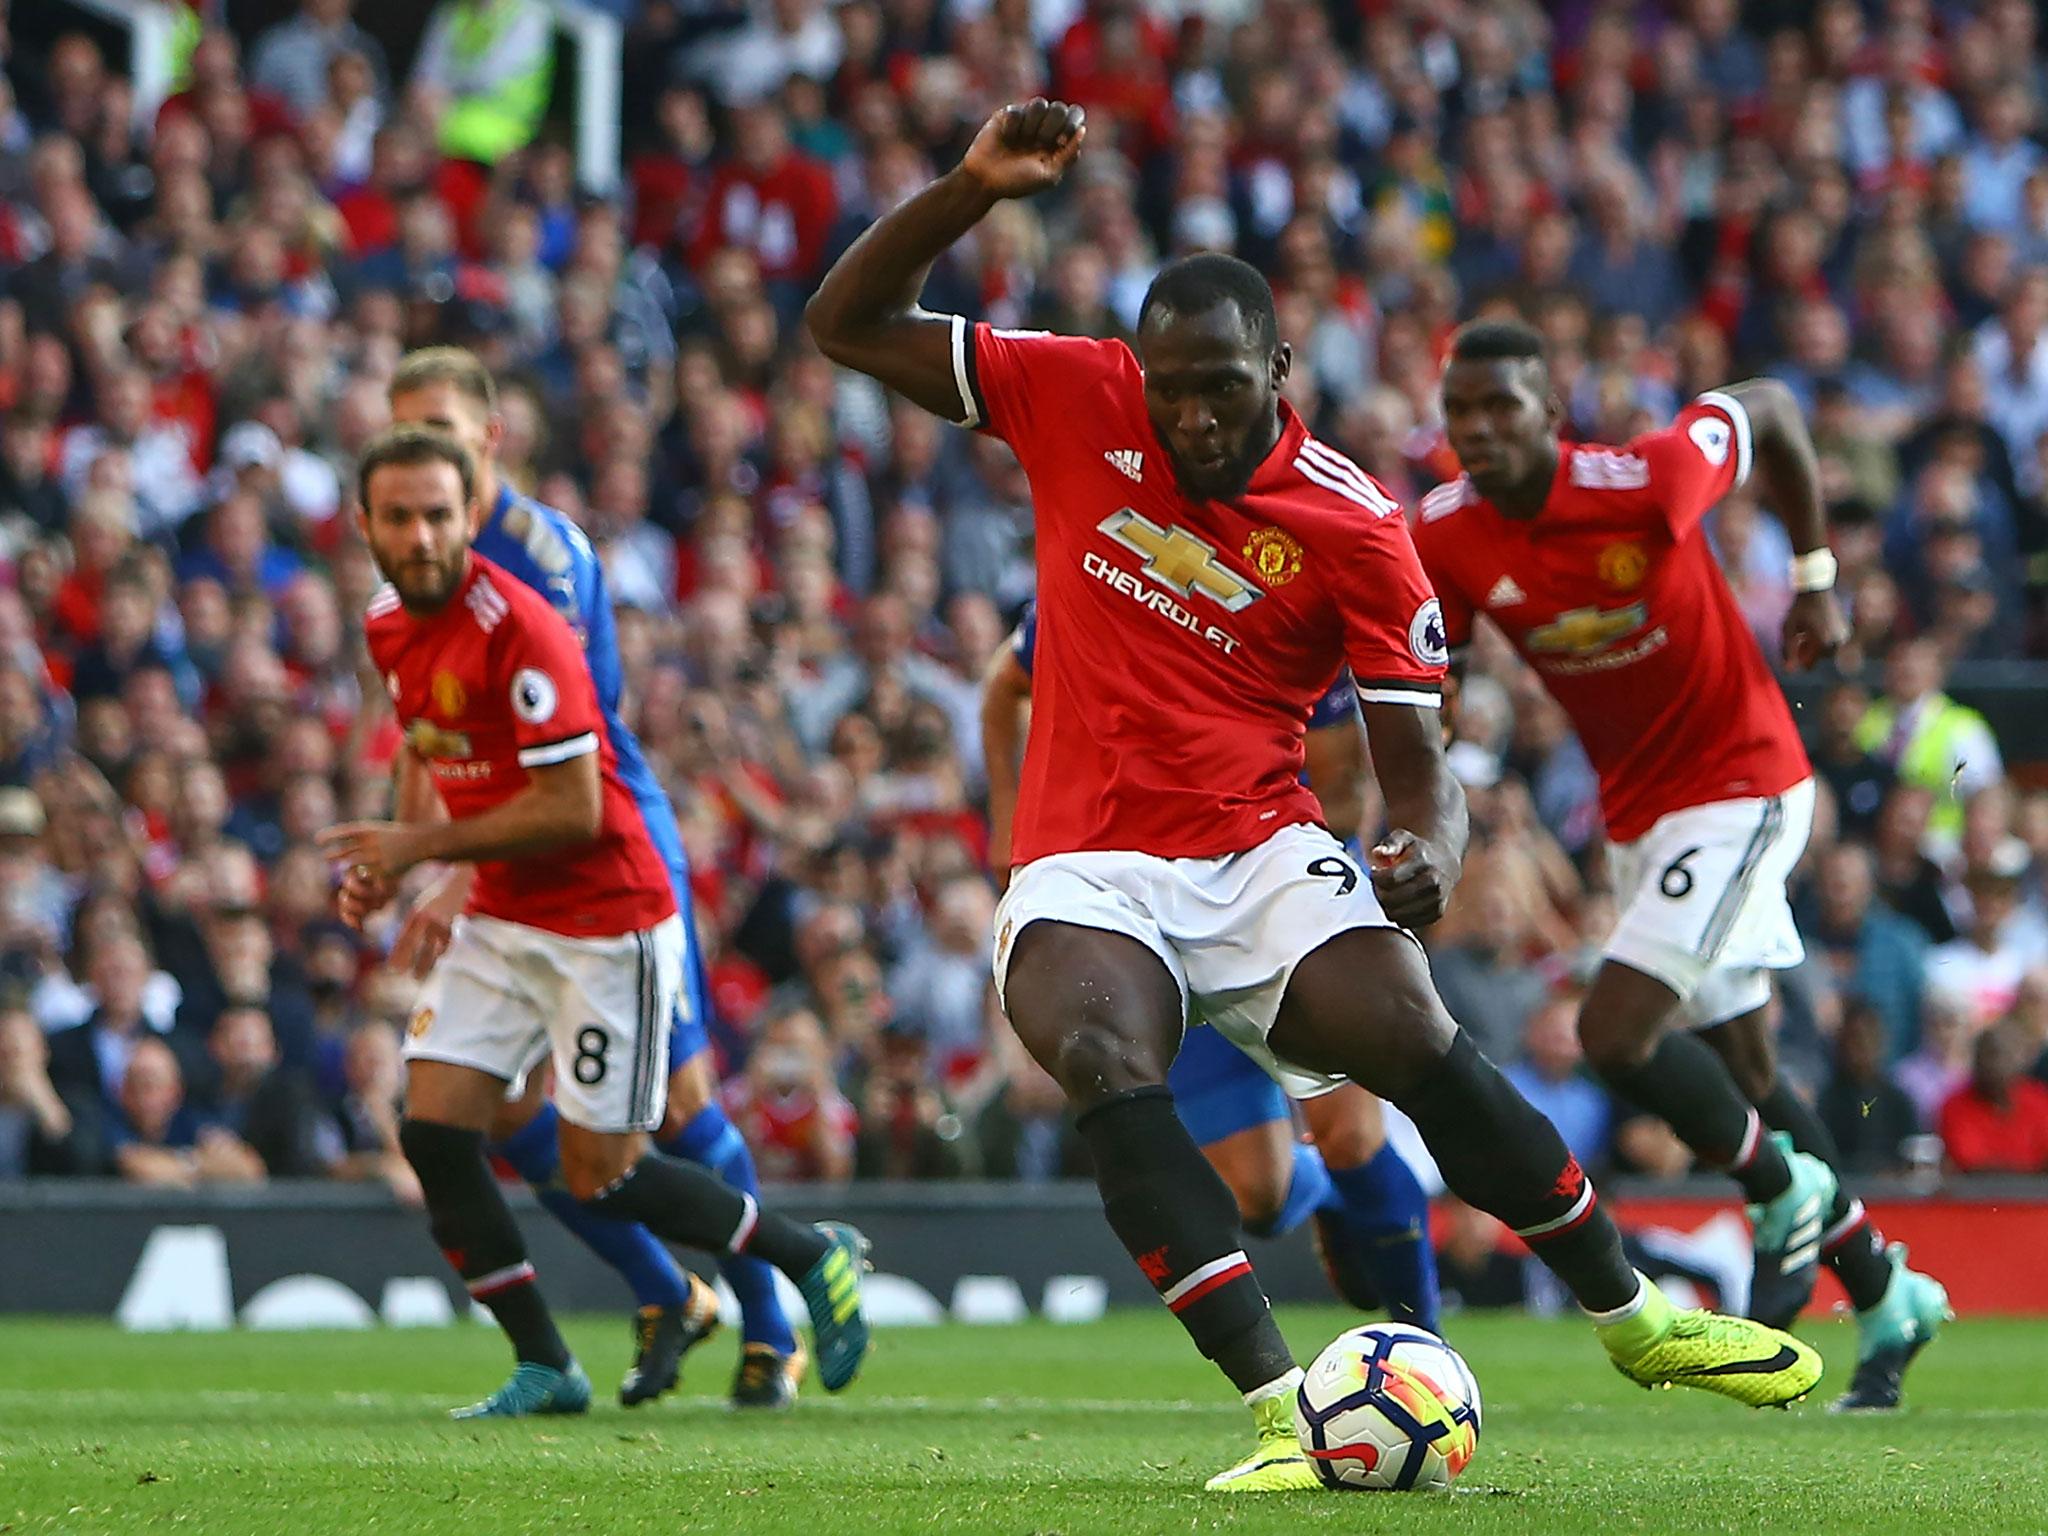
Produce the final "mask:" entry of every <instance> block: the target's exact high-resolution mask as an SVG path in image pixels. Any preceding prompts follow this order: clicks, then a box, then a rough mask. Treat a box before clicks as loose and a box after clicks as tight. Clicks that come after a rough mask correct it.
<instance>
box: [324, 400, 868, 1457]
mask: <svg viewBox="0 0 2048 1536" xmlns="http://www.w3.org/2000/svg"><path fill="white" fill-rule="evenodd" d="M359 482H360V496H361V500H362V506H363V513H362V527H363V534H364V537H365V538H366V539H367V541H368V543H369V546H370V552H371V554H372V555H373V556H374V557H375V559H376V562H377V568H378V569H379V571H381V572H382V573H383V575H384V578H385V581H386V585H385V586H383V587H381V588H380V589H379V590H378V591H377V593H376V595H375V596H373V597H372V598H371V600H370V606H369V611H368V614H367V617H366V619H365V621H364V630H365V635H366V638H367V640H368V642H369V651H370V659H371V661H372V663H373V664H374V665H375V667H376V669H377V673H378V675H379V676H381V677H382V678H383V679H384V683H385V686H386V688H387V689H388V690H389V692H390V695H391V700H392V704H393V706H394V707H395V708H396V710H397V712H398V718H399V721H400V723H401V725H402V726H403V727H404V730H405V746H404V748H403V749H402V750H403V751H404V752H405V753H406V754H407V755H408V757H409V758H410V760H411V761H410V763H409V764H405V765H401V771H418V770H419V769H424V770H425V771H426V772H427V773H428V774H430V775H431V776H432V782H433V784H434V786H435V788H436V789H437V790H438V792H439V799H440V801H441V802H442V804H443V805H444V806H445V807H446V810H447V813H448V817H447V819H446V820H445V821H443V820H428V821H415V822H349V823H346V824H344V825H341V826H338V827H333V828H330V829H329V830H328V831H327V832H325V833H323V834H322V836H321V845H322V846H323V847H324V848H325V849H326V850H327V851H328V853H329V854H331V855H332V856H333V857H334V858H336V859H337V860H339V861H341V862H342V863H344V864H345V865H346V866H347V867H348V874H347V876H346V879H345V881H344V884H343V887H342V894H341V909H342V915H343V917H344V918H345V919H346V920H347V921H349V922H350V923H352V924H354V925H356V926H360V925H361V924H362V922H363V921H364V919H365V918H367V917H368V916H370V915H371V914H372V913H374V912H375V911H376V910H377V909H378V908H380V907H382V906H383V905H385V903H387V902H388V901H390V899H391V898H392V895H393V894H394V892H395V890H396V887H397V884H398V882H399V881H400V880H401V879H402V878H403V877H404V875H405V873H406V871H408V870H409V869H411V868H413V867H414V866H415V865H417V864H421V863H425V862H428V861H430V860H437V861H443V862H449V863H473V864H475V866H476V877H475V879H474V881H473V882H472V884H471V887H470V896H469V902H468V906H467V908H466V910H465V914H464V915H463V916H462V917H461V918H459V919H458V920H457V921H456V924H455V926H454V931H453V934H452V936H451V937H450V940H449V942H448V946H447V948H446V950H445V951H444V952H443V953H442V955H441V957H440V959H439V960H438V961H437V962H436V963H435V965H434V969H433V972H432V973H431V974H430V975H429V976H428V978H427V982H426V986H425V988H424V989H423V991H422V993H421V996H420V1003H419V1007H418V1010H417V1011H416V1012H415V1014H414V1015H413V1021H412V1027H411V1029H410V1030H409V1031H408V1033H407V1039H406V1046H405V1054H406V1062H407V1071H406V1103H405V1119H404V1121H403V1123H402V1124H401V1125H400V1127H399V1142H400V1145H401V1146H402V1147H403V1148H404V1149H405V1155H406V1158H407V1159H408V1161H410V1162H411V1164H412V1167H413V1171H414V1172H415V1173H416V1174H418V1175H419V1181H420V1188H421V1190H422V1191H423V1192H424V1194H425V1196H426V1202H427V1214H428V1217H429V1219H430V1221H431V1222H432V1225H433V1232H434V1238H435V1241H436V1242H437V1243H439V1245H440V1247H441V1250H442V1252H443V1253H444V1254H446V1255H447V1257H448V1262H449V1263H450V1265H452V1266H453V1267H454V1269H455V1270H456V1272H457V1273H459V1274H460V1275H461V1276H462V1278H463V1282H464V1284H465V1285H466V1286H467V1287H468V1289H469V1292H470V1294H471V1295H472V1296H473V1297H475V1298H476V1300H478V1301H479V1302H481V1303H482V1304H483V1305H484V1306H485V1307H486V1308H488V1309H489V1310H490V1312H491V1313H492V1315H493V1316H495V1317H496V1318H497V1320H498V1323H499V1326H500V1327H502V1328H503V1329H504V1330H505V1333H506V1336H507V1337H508V1338H509V1339H510V1340H511V1342H512V1347H513V1353H514V1356H515V1362H516V1363H515V1366H514V1369H513V1373H512V1376H511V1379H510V1380H508V1381H507V1382H506V1383H505V1385H504V1386H502V1387H501V1388H499V1389H498V1391H496V1392H494V1393H493V1394H491V1396H490V1397H488V1398H486V1399H485V1400H484V1401H482V1402H480V1403H478V1404H476V1405H475V1406H474V1407H471V1408H466V1409H461V1410H458V1411H457V1415H456V1416H457V1417H460V1418H498V1417H521V1416H524V1415H527V1414H537V1413H581V1412H583V1411H584V1409H586V1408H587V1407H588V1406H589V1405H590V1382H589V1379H588V1378H587V1377H586V1376H585V1375H584V1373H583V1368H582V1367H581V1366H579V1365H578V1364H577V1363H576V1361H575V1360H574V1359H573V1358H572V1357H571V1356H570V1354H569V1350H568V1346H567V1345H566V1344H564V1343H563V1341H562V1336H561V1334H560V1333H559V1332H558V1331H557V1330H556V1328H555V1325H554V1322H553V1319H552V1318H551V1317H550V1315H549V1313H548V1308H547V1303H546V1302H545V1301H543V1300H542V1299H541V1295H540V1291H539V1288H538V1287H537V1286H536V1284H535V1283H534V1272H533V1266H532V1265H531V1264H530V1263H529V1262H527V1257H526V1246H525V1242H524V1240H523V1238H522V1237H521V1236H520V1232H519V1228H518V1225H517V1224H516V1223H515V1222H514V1221H513V1219H512V1213H511V1211H510V1209H509V1208H508V1207H507V1206H506V1204H505V1198H504V1196H503V1194H502V1193H500V1191H499V1189H498V1184H497V1180H496V1179H495V1178H494V1177H493V1176H492V1174H491V1170H490V1166H489V1164H488V1162H487V1161H486V1159H485V1155H484V1136H485V1133H486V1131H487V1130H488V1128H489V1127H490V1125H491V1123H492V1120H493V1119H494V1117H495V1116H496V1114H497V1112H498V1110H499V1108H500V1106H501V1105H502V1104H503V1103H504V1101H505V1100H506V1098H507V1097H508V1089H509V1090H510V1096H512V1097H517V1096H518V1094H519V1093H520V1091H521V1090H522V1085H523V1084H524V1082H525V1080H526V1077H527V1075H528V1074H529V1073H530V1072H531V1071H533V1070H534V1068H536V1067H537V1066H538V1065H539V1064H540V1063H541V1061H542V1059H543V1058H546V1057H549V1056H552V1058H553V1062H554V1067H555V1102H556V1106H557V1108H558V1109H559V1111H560V1114H561V1128H560V1136H561V1153H562V1173H563V1178H564V1181H565V1182H566V1183H567V1185H568V1187H569V1190H570V1192H571V1193H572V1194H573V1195H574V1196H575V1197H576V1198H577V1199H578V1200H579V1201H581V1202H582V1203H583V1205H584V1206H585V1208H586V1209H588V1210H590V1211H592V1212H594V1213H595V1214H597V1215H600V1216H605V1217H610V1218H613V1219H616V1220H626V1221H638V1222H641V1223H643V1224H644V1225H645V1226H646V1227H648V1228H649V1229H650V1230H651V1231H653V1232H655V1233H656V1234H657V1235H659V1236H660V1237H662V1238H664V1239H666V1240H668V1241H669V1242H673V1243H681V1244H685V1245H687V1246H690V1247H694V1248H700V1249H705V1250H708V1251H710V1252H714V1253H722V1252H749V1253H753V1254H755V1255H757V1256H759V1257H760V1258H762V1259H765V1260H767V1261H768V1262H769V1263H771V1264H773V1265H775V1266H776V1267H777V1268H778V1269H780V1270H782V1271H783V1272H784V1273H785V1274H787V1275H788V1276H789V1277H790V1278H791V1279H792V1280H794V1281H796V1282H797V1287H798V1289H799V1290H800V1291H801V1292H802V1293H803V1295H804V1298H805V1301H806V1302H807V1304H809V1306H810V1309H811V1320H812V1324H813V1326H814V1328H815V1330H816V1338H817V1345H818V1368H819V1375H820V1378H821V1379H822V1380H823V1381H824V1383H825V1385H826V1386H827V1387H828V1388H830V1389H832V1390H835V1391H836V1390H838V1388H840V1387H843V1386H845V1385H846V1384H847V1382H849V1381H851V1380H852V1378H853V1375H854V1373H855V1371H857V1370H858V1369H859V1366H860V1362H861V1359H862V1357H863V1356H864V1355H865V1353H866V1350H867V1325H866V1322H865V1319H864V1318H863V1316H862V1313H861V1308H860V1276H859V1271H860V1267H861V1263H862V1259H863V1253H864V1249H865V1243H864V1240H863V1239H862V1238H861V1237H860V1235H859V1234H858V1233H856V1232H854V1231H853V1230H852V1229H851V1228H848V1227H844V1226H839V1225H836V1224H832V1223H826V1224H822V1225H820V1226H818V1227H815V1228H813V1227H807V1226H803V1225H800V1224H799V1223H796V1222H793V1221H791V1220H789V1219H788V1218H787V1217H784V1216H779V1215H776V1214H774V1213H772V1212H768V1211H764V1210H762V1209H761V1208H760V1207H759V1205H758V1204H757V1203H756V1202H755V1200H754V1199H753V1197H752V1196H750V1195H747V1194H744V1193H742V1192H740V1191H738V1190H735V1189H733V1188H732V1187H731V1186H729V1185H727V1184H726V1183H724V1182H723V1181H722V1180H721V1179H719V1178H718V1177H717V1176H716V1175H715V1174H712V1173H710V1172H709V1171H707V1170H706V1169H704V1168H701V1167H699V1166H698V1165H696V1164H694V1163H687V1162H682V1161H679V1160H677V1159H674V1158H670V1157H666V1156H664V1155H662V1154H661V1153H659V1152H656V1151H653V1150H651V1149H650V1148H649V1145H648V1140H647V1133H648V1132H649V1131H651V1130H653V1129H654V1128H656V1127H657V1126H659V1125H660V1124H661V1120H662V1112H663V1109H664V1100H665V1098H666V1092H667V1083H668V1066H667V1061H666V1054H667V1045H668V1032H669V1019H670V1015H671V1014H672V1013H673V1011H674V1008H675V1001H676V993H677V990H678V989H679V988H680V987H681V985H682V966H683V958H682V957H683V950H682V919H681V918H680V916H679V915H678V914H677V911H676V901H675V893H674V891H673V889H672V887H671V886H670V883H669V878H668V871H667V869H666V867H665V866H664V864H663V862H662V859H661V856H660V855H659V854H658V853H657V852H656V851H655V848H654V844H653V842H652V841H651V840H650V839H649V837H648V834H647V828H646V823H645V822H644V820H643V819H642V818H641V816H640V814H639V811H638V810H637V808H636V806H635V804H634V801H633V797H632V794H631V792H630V791H629V790H628V789H627V788H626V786H625V784H624V782H623V781H622V780H621V778H620V777H619V772H618V764H617V758H616V755H615V753H614V751H613V746H612V742H611V738H610V733H609V729H608V727H607V726H606V724H605V719H604V715H603V712H602V711H601V710H600V709H599V707H598V699H597V687H596V684H595V683H594V682H593V681H592V680H591V675H590V669H589V667H588V666H587V665H586V664H585V661H584V657H583V650H582V646H581V645H580V643H579V642H578V641H577V638H576V635H575V633H574V631H572V630H571V629H570V628H569V624H568V621H567V620H566V619H564V618H563V617H562V616H561V615H560V614H559V613H557V612H556V611H555V609H554V608H553V606H552V605H551V604H550V603H549V602H548V600H547V599H546V598H545V597H543V596H541V595H540V594H539V593H538V592H536V591H534V590H533V589H532V588H531V587H528V586H526V585H525V584H524V583H523V582H520V581H518V580H515V579H514V578H512V577H510V576H509V575H507V574H506V572H504V571H503V570H502V569H500V568H499V567H497V566H494V565H492V564H491V563H490V562H489V561H488V560H485V559H483V558H482V557H481V556H479V555H477V554H475V553H474V552H473V551H472V550H471V548H470V541H471V540H472V539H473V538H474V537H475V535H476V530H477V529H478V528H479V527H480V526H481V525H482V521H483V518H482V510H481V508H480V507H479V506H478V504H477V499H476V486H475V479H474V470H473V468H472V466H471V463H470V460H469V457H468V455H467V454H466V453H465V452H464V451H463V449H462V448H461V447H460V446H459V445H457V444H456V443H455V442H454V441H453V440H452V439H450V438H447V437H444V436H442V435H440V434H439V433H436V432H431V431H427V430H424V429H421V428H417V427H400V428H397V429H395V430H394V431H391V432H388V433H386V434H385V435H383V436H382V437H380V438H378V439H377V440H376V441H375V442H373V443H372V444H371V445H370V446H369V448H368V449H367V450H366V451H365V453H364V455H363V459H362V464H361V468H360V471H359Z"/></svg>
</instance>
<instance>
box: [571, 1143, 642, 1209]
mask: <svg viewBox="0 0 2048 1536" xmlns="http://www.w3.org/2000/svg"><path fill="white" fill-rule="evenodd" d="M646 1146H647V1142H646V1138H645V1137H641V1136H613V1135H605V1134H601V1133H599V1132H595V1131H586V1130H583V1129H581V1128H580V1127H577V1126H571V1125H564V1126H563V1127H562V1182H563V1184H565V1185H566V1186H567V1187H568V1190H569V1193H570V1194H571V1195H572V1196H574V1197H575V1198H576V1199H578V1200H595V1199H596V1198H597V1197H598V1196H599V1195H601V1194H603V1193H604V1192H605V1191H606V1190H607V1189H610V1188H611V1187H612V1186H613V1185H614V1184H616V1183H618V1182H619V1180H620V1179H623V1178H624V1177H625V1176H626V1175H627V1174H628V1173H629V1172H631V1171H632V1168H633V1165H634V1164H635V1163H637V1162H638V1161H639V1160H640V1157H641V1154H642V1153H643V1152H644V1151H645V1150H646Z"/></svg>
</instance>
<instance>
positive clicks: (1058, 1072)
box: [1045, 1019, 1165, 1110]
mask: <svg viewBox="0 0 2048 1536" xmlns="http://www.w3.org/2000/svg"><path fill="white" fill-rule="evenodd" d="M1148 1055H1149V1053H1148V1052H1145V1051H1143V1050H1141V1049H1139V1048H1138V1047H1137V1046H1136V1044H1135V1042H1133V1041H1132V1040H1131V1039H1130V1038H1129V1036H1127V1035H1126V1034H1125V1033H1124V1031H1122V1030H1121V1029H1119V1028H1118V1027H1117V1026H1116V1025H1115V1024H1114V1023H1112V1022H1110V1021H1108V1020H1097V1019H1080V1020H1077V1021H1076V1022H1075V1023H1073V1024H1072V1025H1070V1026H1068V1027H1067V1028H1065V1029H1063V1030H1061V1031H1060V1033H1059V1037H1058V1039H1057V1040H1056V1041H1055V1042H1054V1044H1053V1049H1052V1060H1051V1061H1050V1062H1047V1063H1045V1065H1046V1068H1047V1070H1048V1071H1050V1072H1051V1073H1052V1075H1053V1077H1054V1078H1055V1079H1056V1080H1057V1081H1058V1082H1059V1085H1060V1087H1061V1088H1063V1089H1064V1090H1066V1095H1067V1101H1068V1102H1069V1103H1070V1104H1072V1105H1073V1106H1074V1107H1075V1108H1076V1109H1077V1110H1078V1109H1086V1108H1087V1107H1088V1106H1089V1105H1091V1104H1100V1103H1101V1102H1102V1101H1103V1100H1104V1099H1107V1098H1111V1097H1113V1096H1114V1095H1116V1094H1119V1093H1128V1092H1130V1090H1132V1089H1133V1088H1147V1087H1151V1086H1153V1085H1155V1084H1157V1083H1159V1082H1160V1081H1161V1080H1162V1079H1163V1078H1164V1076H1165V1073H1164V1071H1163V1069H1158V1068H1151V1067H1149V1065H1148V1063H1147V1062H1146V1057H1147V1056H1148Z"/></svg>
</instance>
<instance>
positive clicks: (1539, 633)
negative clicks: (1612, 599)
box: [1524, 603, 1650, 656]
mask: <svg viewBox="0 0 2048 1536" xmlns="http://www.w3.org/2000/svg"><path fill="white" fill-rule="evenodd" d="M1649 617H1650V613H1649V609H1648V608H1647V607H1646V606H1645V605H1644V604H1642V603H1630V604H1629V605H1628V606H1627V607H1626V608H1615V609H1612V610H1609V611H1606V612H1602V611H1601V610H1600V609H1598V608H1574V609H1572V611H1571V612H1570V613H1560V614H1559V615H1558V616H1557V617H1556V618H1554V619H1552V620H1551V621H1550V622H1549V623H1548V624H1545V625H1544V626H1543V627H1542V628H1541V629H1532V630H1530V631H1529V635H1528V638H1527V640H1526V641H1524V644H1526V645H1527V646H1528V647H1529V649H1530V650H1532V651H1535V652H1537V653H1538V654H1539V655H1544V656H1590V655H1592V654H1593V653H1594V652H1595V651H1604V650H1606V649H1607V647H1608V646H1610V645H1612V644H1614V642H1615V641H1617V640H1619V639H1620V638H1621V637H1622V636H1623V635H1632V634H1634V633H1635V632H1636V631H1637V630H1639V629H1641V628H1642V627H1643V625H1644V623H1645V622H1646V621H1647V620H1648V619H1649Z"/></svg>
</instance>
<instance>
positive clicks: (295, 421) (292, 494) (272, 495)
mask: <svg viewBox="0 0 2048 1536" xmlns="http://www.w3.org/2000/svg"><path fill="white" fill-rule="evenodd" d="M259 409H260V410H261V412H262V413H263V414H264V415H265V416H266V417H269V418H271V419H272V420H274V421H278V422H281V423H283V424H284V425H285V426H286V427H287V428H288V429H289V430H290V432H291V435H292V439H293V440H292V441H291V442H290V443H289V444H287V443H286V441H285V439H284V436H283V434H281V433H280V432H278V430H277V429H276V428H275V427H273V426H271V425H269V424H267V423H266V422H263V421H238V422H236V423H235V424H234V425H233V426H232V427H229V428H228V429H227V431H226V432H224V433H223V434H221V440H220V453H219V455H218V457H219V463H220V469H219V472H218V473H217V474H216V476H215V483H214V485H213V487H212V490H213V494H214V495H215V497H221V496H226V495H228V494H230V493H231V492H232V491H236V490H245V491H248V492H250V493H251V494H253V495H255V496H257V497H258V498H259V499H261V500H262V501H263V503H264V504H265V505H266V506H270V505H276V506H279V507H281V508H282V509H284V510H287V511H289V512H290V513H291V515H292V517H293V518H294V519H295V520H296V521H297V522H298V523H299V524H301V525H305V526H311V525H318V524H323V523H325V522H327V521H328V520H329V519H330V518H332V517H333V516H334V514H335V513H337V512H339V511H340V510H341V479H340V477H339V476H338V475H337V474H336V473H335V469H334V466H333V465H332V464H330V463H329V462H328V461H327V460H325V459H323V458H321V457H320V455H318V454H316V453H310V452H308V451H307V449H306V448H305V446H304V444H303V442H302V441H301V440H300V438H299V413H298V408H297V407H296V406H294V405H293V404H292V402H291V401H290V399H289V398H287V397H284V396H277V397H274V398H272V399H270V400H267V401H265V402H264V403H263V405H262V406H261V407H259Z"/></svg>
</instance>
